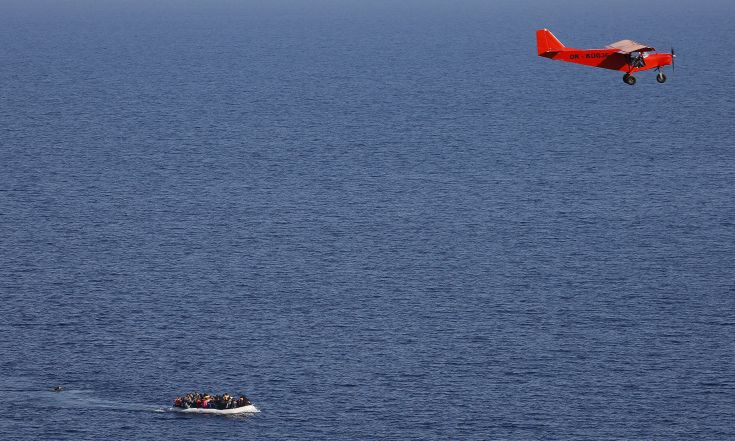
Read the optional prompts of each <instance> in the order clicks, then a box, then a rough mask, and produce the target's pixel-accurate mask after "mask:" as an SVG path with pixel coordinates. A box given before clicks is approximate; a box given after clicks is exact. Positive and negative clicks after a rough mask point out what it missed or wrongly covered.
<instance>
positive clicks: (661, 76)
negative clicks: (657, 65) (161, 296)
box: [656, 72, 666, 84]
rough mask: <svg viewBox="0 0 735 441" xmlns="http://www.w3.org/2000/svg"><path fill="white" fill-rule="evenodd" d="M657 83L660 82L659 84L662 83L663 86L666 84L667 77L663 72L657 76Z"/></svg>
mask: <svg viewBox="0 0 735 441" xmlns="http://www.w3.org/2000/svg"><path fill="white" fill-rule="evenodd" d="M656 81H658V82H659V83H661V84H663V83H665V82H666V75H664V73H663V72H659V73H658V74H657V75H656Z"/></svg>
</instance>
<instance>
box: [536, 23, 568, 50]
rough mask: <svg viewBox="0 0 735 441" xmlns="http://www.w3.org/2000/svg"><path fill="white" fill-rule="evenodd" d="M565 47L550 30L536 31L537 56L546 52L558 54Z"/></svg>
mask: <svg viewBox="0 0 735 441" xmlns="http://www.w3.org/2000/svg"><path fill="white" fill-rule="evenodd" d="M565 47H566V46H564V45H563V44H562V43H561V41H559V40H558V39H557V38H556V37H555V36H554V34H552V33H551V31H550V30H548V29H539V30H538V31H536V49H538V54H539V55H542V54H544V53H546V52H559V51H560V50H562V49H564V48H565Z"/></svg>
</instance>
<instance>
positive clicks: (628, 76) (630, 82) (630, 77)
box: [623, 74, 636, 86]
mask: <svg viewBox="0 0 735 441" xmlns="http://www.w3.org/2000/svg"><path fill="white" fill-rule="evenodd" d="M623 81H625V84H628V85H631V86H632V85H634V84H635V81H636V80H635V77H634V76H633V75H631V74H625V75H623Z"/></svg>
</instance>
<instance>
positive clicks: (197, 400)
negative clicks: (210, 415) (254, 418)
mask: <svg viewBox="0 0 735 441" xmlns="http://www.w3.org/2000/svg"><path fill="white" fill-rule="evenodd" d="M251 404H252V403H251V402H250V400H249V399H248V398H247V397H246V396H245V395H240V398H238V399H235V398H234V397H232V395H230V394H228V393H225V394H223V395H210V394H201V393H198V392H191V393H188V394H186V395H184V396H182V397H176V399H175V400H174V407H181V408H184V409H189V408H192V407H194V408H198V409H219V410H224V409H234V408H237V407H242V406H249V405H251Z"/></svg>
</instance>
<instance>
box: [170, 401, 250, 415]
mask: <svg viewBox="0 0 735 441" xmlns="http://www.w3.org/2000/svg"><path fill="white" fill-rule="evenodd" d="M172 409H173V410H174V411H175V412H181V413H213V414H217V415H235V414H238V413H256V412H260V411H259V410H258V408H257V407H255V406H253V405H252V404H251V405H249V406H242V407H235V408H234V409H198V408H196V407H190V408H188V409H184V408H183V407H174V408H172Z"/></svg>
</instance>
